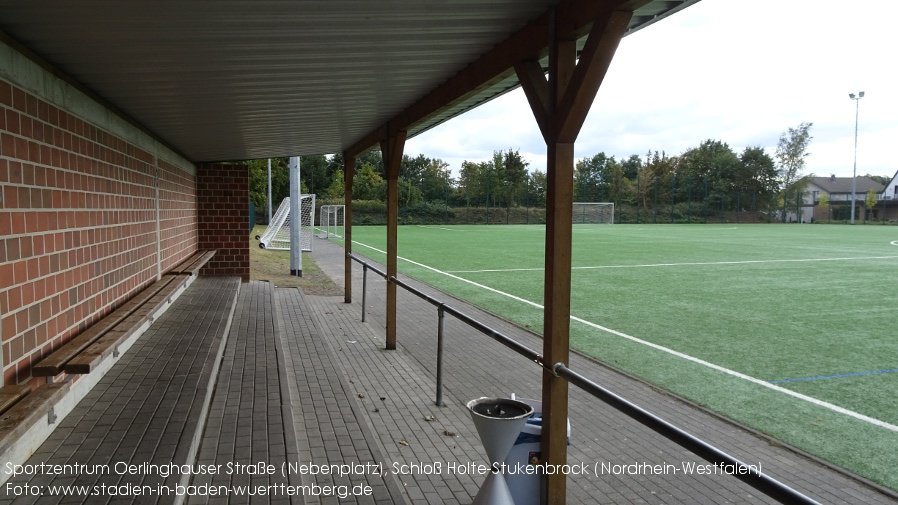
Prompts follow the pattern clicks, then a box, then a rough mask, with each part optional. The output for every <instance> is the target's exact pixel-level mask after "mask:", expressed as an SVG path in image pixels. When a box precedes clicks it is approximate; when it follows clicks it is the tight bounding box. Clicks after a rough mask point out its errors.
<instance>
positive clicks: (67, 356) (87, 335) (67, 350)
mask: <svg viewBox="0 0 898 505" xmlns="http://www.w3.org/2000/svg"><path fill="white" fill-rule="evenodd" d="M174 280H175V277H174V276H164V277H163V278H162V279H161V280H159V281H156V282H155V283H153V284H150V285H149V286H147V287H146V288H145V289H144V290H143V291H141V292H140V293H138V294H137V296H135V297H134V298H132V299H130V300H128V302H126V303H125V304H124V305H122V306H121V307H119V308H117V309H115V310H114V311H113V312H112V313H110V314H108V315H107V316H106V317H104V318H103V319H101V320H99V321H98V322H96V323H95V324H94V325H93V326H91V327H90V328H88V329H86V330H84V331H83V332H81V333H80V334H78V335H77V336H75V338H73V339H72V340H69V341H68V342H66V343H65V344H64V345H63V346H62V347H60V348H59V349H57V350H55V351H53V353H52V354H50V355H49V356H47V357H46V358H44V359H43V360H41V361H40V362H39V363H38V364H36V365H34V366H33V367H32V368H31V374H32V375H33V376H35V377H55V376H57V375H59V374H60V373H62V371H63V367H64V366H65V365H66V363H68V362H69V361H70V360H71V359H72V358H74V357H75V356H77V355H78V353H80V352H81V351H83V350H84V349H87V347H88V346H90V345H91V344H92V343H94V342H95V341H97V340H98V339H99V338H100V337H102V336H103V335H105V334H106V333H108V332H109V331H110V330H112V329H113V328H115V327H116V326H117V325H119V324H120V323H121V322H123V321H125V320H126V319H127V318H128V317H129V316H131V315H132V314H133V313H134V312H136V311H137V310H138V309H139V308H140V307H141V306H142V305H143V304H145V303H146V302H147V301H148V300H150V299H151V298H152V297H153V296H155V295H156V294H157V293H158V292H159V291H161V290H162V289H164V288H165V287H166V286H167V285H168V284H170V283H171V282H172V281H174Z"/></svg>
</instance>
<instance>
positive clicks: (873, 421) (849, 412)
mask: <svg viewBox="0 0 898 505" xmlns="http://www.w3.org/2000/svg"><path fill="white" fill-rule="evenodd" d="M353 243H355V244H358V245H360V246H362V247H367V248H368V249H371V250H374V251H377V252H379V253H381V254H386V251H382V250H380V249H377V248H375V247H372V246H370V245H367V244H362V243H361V242H356V241H355V240H353ZM397 258H398V259H401V260H403V261H406V262H408V263H411V264H413V265H417V266H419V267H422V268H426V269H428V270H430V271H432V272H436V273H438V274H441V275H445V276H447V277H451V278H453V279H457V280H460V281H462V282H467V283H468V284H471V285H473V286H477V287H478V288H482V289H485V290H487V291H491V292H493V293H496V294H499V295H502V296H506V297H508V298H511V299H512V300H516V301H519V302H522V303H526V304H527V305H531V306H533V307H536V308H538V309H540V310H542V309H543V308H544V307H543V306H542V305H540V304H538V303H536V302H532V301H530V300H527V299H524V298H521V297H518V296H515V295H512V294H510V293H506V292H504V291H499V290H498V289H495V288H491V287H489V286H484V285H483V284H479V283H477V282H474V281H471V280H468V279H465V278H463V277H459V276H457V275H453V274H451V273H449V272H444V271H442V270H438V269H436V268H434V267H431V266H429V265H425V264H423V263H418V262H417V261H412V260H410V259H408V258H403V257H401V256H397ZM571 320H572V321H576V322H578V323H581V324H585V325H587V326H590V327H592V328H595V329H597V330H601V331H604V332H607V333H610V334H612V335H615V336H618V337H622V338H625V339H627V340H631V341H633V342H636V343H638V344H642V345H645V346H648V347H651V348H652V349H656V350H659V351H662V352H666V353H668V354H671V355H673V356H676V357H678V358H682V359H685V360H688V361H691V362H693V363H697V364H699V365H703V366H705V367H708V368H711V369H713V370H717V371H718V372H723V373H725V374H727V375H731V376H733V377H737V378H739V379H743V380H746V381H748V382H751V383H752V384H756V385H758V386H763V387H765V388H768V389H772V390H774V391H778V392H780V393H783V394H786V395H789V396H792V397H794V398H798V399H799V400H804V401H806V402H810V403H813V404H814V405H817V406H819V407H823V408H825V409H829V410H832V411H833V412H838V413H840V414H845V415H846V416H850V417H853V418H855V419H858V420H861V421H864V422H867V423H870V424H872V425H875V426H879V427H880V428H885V429H887V430H891V431H894V432H898V426H895V425H894V424H889V423H887V422H885V421H880V420H879V419H875V418H873V417H869V416H865V415H864V414H861V413H859V412H855V411H853V410H848V409H846V408H843V407H840V406H838V405H834V404H832V403H829V402H825V401H822V400H818V399H817V398H814V397H811V396H808V395H804V394H801V393H797V392H795V391H792V390H791V389H786V388H784V387H781V386H777V385H776V384H771V383H769V382H767V381H763V380H761V379H758V378H755V377H752V376H750V375H746V374H744V373H740V372H737V371H735V370H730V369H729V368H724V367H722V366H720V365H715V364H714V363H711V362H708V361H705V360H703V359H699V358H696V357H694V356H690V355H688V354H684V353H682V352H679V351H675V350H673V349H670V348H668V347H664V346H662V345H658V344H655V343H653V342H649V341H647V340H642V339H640V338H636V337H634V336H632V335H627V334H626V333H622V332H619V331H616V330H612V329H610V328H606V327H604V326H601V325H598V324H595V323H593V322H590V321H587V320H585V319H582V318H579V317H576V316H573V315H572V316H571Z"/></svg>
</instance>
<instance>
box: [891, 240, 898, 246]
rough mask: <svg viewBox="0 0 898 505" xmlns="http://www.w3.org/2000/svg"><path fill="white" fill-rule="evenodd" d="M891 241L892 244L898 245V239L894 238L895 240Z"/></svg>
mask: <svg viewBox="0 0 898 505" xmlns="http://www.w3.org/2000/svg"><path fill="white" fill-rule="evenodd" d="M889 243H890V244H892V245H898V240H893V241H891V242H889Z"/></svg>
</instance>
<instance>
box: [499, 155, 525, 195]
mask: <svg viewBox="0 0 898 505" xmlns="http://www.w3.org/2000/svg"><path fill="white" fill-rule="evenodd" d="M502 163H503V165H504V169H505V190H506V192H505V193H506V194H505V202H506V204H507V205H508V206H509V207H512V206H514V207H517V206H518V204H519V202H518V195H519V194H520V193H521V191H522V190H523V188H524V185H525V184H527V176H528V173H527V167H528V166H529V165H530V163H528V162H526V161H524V158H523V157H522V156H521V153H520V152H519V151H517V150H515V151H512V150H511V148H509V149H508V151H506V152H505V155H504V156H503V158H502Z"/></svg>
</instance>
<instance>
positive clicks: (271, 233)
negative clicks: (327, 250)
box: [257, 195, 315, 251]
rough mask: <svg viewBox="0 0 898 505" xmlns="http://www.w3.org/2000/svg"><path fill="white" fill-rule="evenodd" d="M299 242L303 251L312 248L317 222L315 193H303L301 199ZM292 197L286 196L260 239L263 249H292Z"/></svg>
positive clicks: (260, 245)
mask: <svg viewBox="0 0 898 505" xmlns="http://www.w3.org/2000/svg"><path fill="white" fill-rule="evenodd" d="M299 214H300V223H299V226H300V228H299V242H300V245H301V246H302V250H303V251H311V250H312V235H313V234H314V232H315V230H314V223H315V195H302V196H300V200H299ZM291 218H292V216H291V215H290V197H287V198H284V201H282V202H281V205H280V206H279V207H278V210H277V212H275V213H274V217H273V218H272V219H271V222H270V223H268V228H267V229H266V230H265V233H263V234H262V236H261V237H257V239H258V240H259V247H261V248H262V249H275V250H280V251H285V250H289V249H290V219H291Z"/></svg>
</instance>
